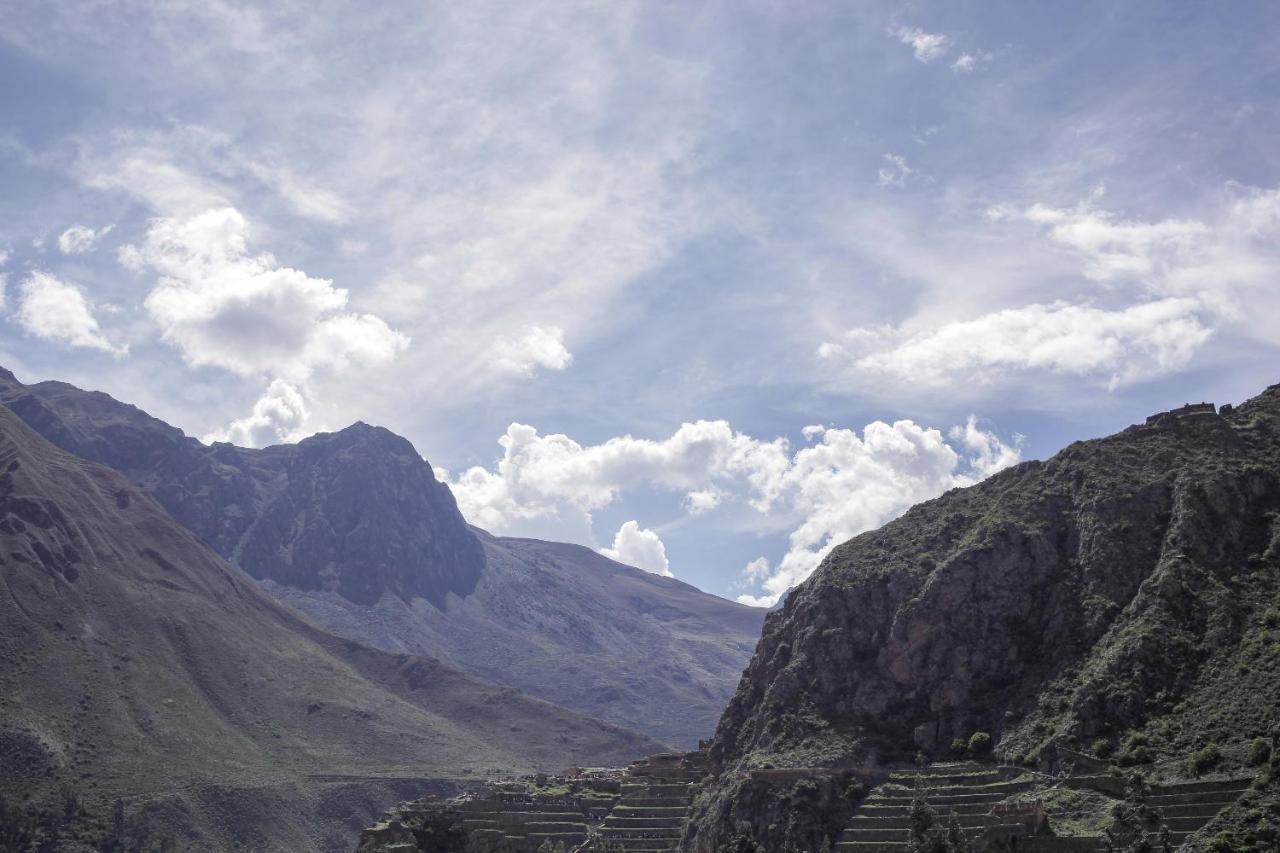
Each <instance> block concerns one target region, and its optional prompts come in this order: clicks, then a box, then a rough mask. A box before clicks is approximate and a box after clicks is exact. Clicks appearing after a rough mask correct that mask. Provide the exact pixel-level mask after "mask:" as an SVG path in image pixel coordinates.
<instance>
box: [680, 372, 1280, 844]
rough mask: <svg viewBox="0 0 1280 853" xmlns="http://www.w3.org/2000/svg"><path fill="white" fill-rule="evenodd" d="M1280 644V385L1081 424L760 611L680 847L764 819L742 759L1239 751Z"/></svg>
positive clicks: (1273, 712) (1259, 721)
mask: <svg viewBox="0 0 1280 853" xmlns="http://www.w3.org/2000/svg"><path fill="white" fill-rule="evenodd" d="M1192 408H1193V409H1194V408H1197V407H1192ZM1277 649H1280V386H1273V387H1271V388H1269V389H1267V390H1266V391H1265V392H1264V393H1262V394H1261V395H1260V396H1258V397H1256V398H1255V399H1253V400H1250V401H1249V402H1247V403H1245V404H1243V405H1241V406H1239V407H1236V408H1234V409H1231V408H1230V407H1224V412H1223V413H1222V414H1221V415H1219V414H1216V413H1214V412H1213V411H1212V410H1211V407H1210V410H1209V411H1203V410H1201V411H1189V412H1186V413H1181V414H1179V413H1170V414H1165V415H1163V416H1161V417H1158V418H1153V419H1152V420H1151V421H1150V422H1149V423H1148V424H1146V425H1143V426H1137V427H1131V428H1130V429H1128V430H1126V431H1124V432H1122V433H1119V434H1117V435H1114V436H1111V437H1109V438H1105V439H1101V440H1096V441H1085V442H1079V443H1077V444H1073V445H1071V446H1069V447H1067V448H1066V449H1065V450H1063V451H1062V452H1061V453H1059V454H1057V455H1056V456H1054V457H1053V458H1052V459H1050V460H1049V461H1047V462H1027V463H1024V464H1022V465H1018V466H1016V467H1014V468H1011V469H1009V470H1006V471H1004V472H1002V473H1000V474H997V475H995V476H993V477H991V478H990V479H988V480H986V481H985V482H983V483H980V484H978V485H976V486H973V487H970V488H966V489H958V490H953V491H951V492H948V493H947V494H945V495H943V496H941V497H939V498H937V499H936V500H932V501H928V502H926V503H923V504H920V505H919V506H916V507H915V508H913V509H912V510H911V511H909V512H908V513H906V514H905V515H904V516H902V517H901V518H899V519H898V520H896V521H893V522H890V523H889V524H886V525H885V526H884V527H882V528H881V529H879V530H876V531H873V532H869V533H866V534H863V535H861V536H858V537H857V538H855V539H853V540H851V541H849V542H846V543H845V544H843V545H841V546H839V547H838V548H836V549H835V550H834V551H833V552H832V553H831V554H830V555H829V556H828V557H827V558H826V560H824V561H823V564H822V565H821V567H820V568H819V569H818V570H817V572H816V573H815V574H814V575H813V576H812V577H811V578H810V579H809V580H808V581H806V582H805V583H804V584H802V585H800V586H799V587H797V588H796V589H795V590H793V591H792V593H791V595H790V596H789V597H788V599H787V602H786V605H785V607H784V608H783V609H782V610H781V611H779V612H775V613H771V614H770V615H769V617H768V619H767V621H766V625H765V629H764V634H763V637H762V639H761V642H760V645H759V647H758V648H757V650H756V653H755V656H754V657H753V659H752V661H751V664H750V666H749V667H748V669H747V672H746V673H745V675H744V677H743V679H742V682H741V684H740V685H739V687H738V691H737V694H736V696H735V697H734V699H733V701H732V703H731V704H730V705H729V707H728V709H727V710H726V711H725V713H724V716H723V718H722V719H721V721H720V724H719V727H718V729H717V732H716V736H715V739H714V746H713V752H714V754H715V756H716V757H717V758H718V759H719V760H721V761H723V762H724V765H725V767H726V768H728V770H729V772H727V773H725V774H724V775H723V776H722V777H721V778H720V780H719V782H718V785H717V786H716V787H714V788H713V789H711V790H709V791H707V792H706V793H705V794H704V798H703V800H702V802H701V804H700V811H699V818H698V825H697V831H696V832H695V833H693V834H692V835H691V837H690V838H687V839H686V848H687V849H690V850H699V851H711V850H719V849H722V846H718V845H724V844H726V843H727V841H726V839H728V838H730V837H732V835H733V834H734V833H735V832H737V831H739V830H741V829H742V828H743V825H744V822H745V823H746V824H750V816H749V815H747V814H746V812H744V809H743V806H742V804H741V803H740V802H739V801H740V800H742V798H743V796H744V791H745V790H746V788H744V783H743V775H742V774H741V773H737V772H735V771H736V770H741V769H745V768H748V767H759V766H765V765H769V766H776V767H794V766H828V767H839V766H846V767H848V766H858V765H862V764H866V763H875V762H896V761H904V760H910V758H911V756H912V755H913V754H914V753H915V752H916V751H917V750H922V751H924V752H926V753H928V754H930V755H932V756H934V757H945V756H946V755H947V754H948V750H949V748H950V744H951V743H952V740H953V739H955V738H968V737H969V736H970V735H971V734H972V733H974V732H979V731H981V732H987V733H990V735H991V737H992V741H993V745H994V749H995V751H996V753H997V754H998V755H1000V756H1001V757H1003V758H1004V759H1005V760H1007V761H1011V762H1023V761H1025V762H1028V763H1035V762H1037V761H1038V760H1039V759H1040V758H1041V756H1043V755H1045V754H1047V752H1048V751H1050V750H1053V749H1056V748H1072V749H1075V750H1079V751H1084V752H1090V753H1093V754H1095V755H1103V756H1118V758H1117V760H1119V761H1121V762H1122V763H1125V764H1134V765H1140V764H1144V763H1146V762H1149V761H1151V760H1159V759H1181V758H1184V757H1185V756H1186V755H1187V754H1188V753H1191V752H1192V751H1194V750H1197V749H1200V748H1202V747H1205V746H1206V745H1208V744H1210V743H1215V744H1218V745H1220V746H1221V747H1222V749H1223V751H1224V755H1236V756H1243V755H1244V754H1246V753H1247V752H1248V749H1247V744H1248V742H1249V741H1250V740H1251V739H1252V738H1255V737H1260V736H1265V735H1268V734H1269V733H1271V732H1272V731H1273V729H1274V727H1275V726H1276V725H1277V723H1280V654H1277V653H1276V650H1277ZM1223 760H1224V762H1227V761H1228V759H1225V758H1224V759H1223ZM1278 799H1280V798H1278ZM751 831H752V832H754V833H755V834H756V835H757V840H764V839H763V838H762V837H760V836H759V833H760V832H767V830H766V829H764V828H761V827H754V828H753V830H751ZM770 849H773V848H770Z"/></svg>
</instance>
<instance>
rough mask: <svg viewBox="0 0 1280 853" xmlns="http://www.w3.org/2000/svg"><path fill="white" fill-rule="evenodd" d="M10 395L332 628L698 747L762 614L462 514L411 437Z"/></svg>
mask: <svg viewBox="0 0 1280 853" xmlns="http://www.w3.org/2000/svg"><path fill="white" fill-rule="evenodd" d="M0 403H3V404H4V405H6V406H8V407H9V408H10V409H12V410H13V411H14V412H16V413H17V414H18V415H19V416H20V417H22V418H23V420H25V421H26V422H27V423H28V424H30V425H31V426H32V427H33V428H34V429H35V430H37V431H38V432H40V433H41V434H42V435H44V436H45V437H46V438H48V439H49V440H50V441H52V442H53V443H54V444H56V445H58V446H59V447H61V448H63V449H65V450H68V451H70V452H72V453H75V454H76V455H78V456H82V457H84V458H87V459H91V460H93V461H96V462H101V463H103V464H105V465H109V466H110V467H112V468H115V469H116V470H118V471H120V472H122V473H123V474H125V475H126V476H127V477H128V478H129V479H130V480H132V481H133V482H134V483H136V484H138V485H140V486H142V487H143V488H145V489H147V491H149V492H150V493H151V494H152V495H153V496H154V497H155V498H156V500H157V501H159V502H160V504H161V505H162V506H163V507H164V508H165V509H166V510H167V511H168V512H169V513H170V515H172V516H173V517H174V518H175V519H176V520H178V521H179V522H180V523H182V524H183V525H185V526H186V527H187V528H188V529H189V530H191V531H192V532H193V533H195V534H196V535H197V536H199V537H200V538H201V539H202V540H204V541H205V542H206V543H208V544H209V545H210V546H211V547H212V548H213V549H214V550H215V551H217V552H218V553H219V554H220V555H222V556H223V557H224V558H226V559H228V560H230V561H231V562H233V563H235V564H237V565H238V566H240V567H241V568H242V569H244V570H245V571H246V572H247V573H248V574H250V575H252V576H253V577H255V578H257V579H259V580H260V581H261V582H262V585H263V587H264V588H265V589H267V590H268V591H270V592H271V593H272V594H273V595H275V596H277V597H279V598H280V599H282V600H285V601H287V602H288V603H289V604H291V605H292V606H294V607H296V608H298V609H300V610H302V611H303V612H304V613H307V614H308V615H309V616H311V617H312V618H313V619H315V620H317V621H318V622H319V623H320V624H321V625H322V626H323V627H325V628H326V629H328V630H330V631H332V632H334V633H337V634H340V635H341V636H344V637H349V638H352V639H355V640H358V641H360V642H363V643H366V644H370V645H373V646H376V647H378V648H382V649H384V650H388V651H393V652H397V653H399V652H408V653H413V654H426V655H430V656H433V657H437V658H439V659H441V660H443V661H445V662H446V663H449V664H452V665H454V666H457V667H459V668H461V669H463V670H465V671H467V672H469V673H471V674H473V675H476V676H478V677H480V678H483V679H485V680H488V681H491V682H493V683H496V684H501V685H506V686H510V687H514V688H517V689H520V690H523V691H526V692H528V693H530V694H532V695H535V696H538V697H540V698H543V699H546V700H548V701H550V702H554V703H556V704H559V705H563V706H564V707H567V708H571V709H573V710H576V711H579V712H582V713H585V714H589V715H591V716H594V717H597V718H599V719H603V720H607V721H609V722H613V723H616V724H619V725H623V726H626V727H628V728H633V729H635V730H637V731H641V732H644V733H645V734H648V735H650V736H651V737H654V738H657V739H659V740H661V741H663V742H666V743H672V744H676V745H682V746H693V745H695V744H696V743H697V741H698V740H699V739H701V738H705V737H707V736H709V735H710V734H711V733H712V731H713V730H714V728H715V723H716V720H717V719H718V718H719V715H720V713H721V711H722V710H723V708H724V706H725V704H726V703H727V702H728V700H729V698H730V697H731V696H732V695H733V690H734V686H735V685H736V684H737V682H738V679H739V677H740V676H741V673H742V668H743V666H744V665H745V664H746V662H747V660H748V658H749V657H750V655H751V651H752V649H753V648H754V647H755V643H756V640H757V638H758V637H759V634H760V627H761V624H762V622H763V612H762V611H761V610H759V609H756V608H748V607H744V606H742V605H739V604H736V603H733V602H730V601H726V600H724V599H721V598H718V597H716V596H712V595H708V594H706V593H703V592H701V591H699V590H697V589H695V588H694V587H692V586H689V585H687V584H683V583H681V582H679V581H676V580H673V579H671V578H661V577H657V576H655V575H652V574H650V573H647V572H643V571H641V570H639V569H635V568H632V567H629V566H622V565H620V564H618V563H615V562H613V561H611V560H608V559H606V558H605V557H603V556H601V555H599V554H597V553H595V552H593V551H591V550H589V549H586V548H581V547H578V546H573V545H563V544H557V543H549V542H536V541H533V540H526V539H512V538H503V537H495V536H491V535H489V534H487V533H485V532H483V531H480V530H477V529H475V528H470V527H468V526H467V524H466V522H465V521H464V520H463V518H462V516H461V514H460V513H459V512H458V509H457V505H456V503H455V501H454V499H453V496H452V494H451V493H450V492H449V489H448V487H447V486H446V485H444V484H443V483H440V482H438V481H437V480H436V479H435V476H434V474H433V472H432V469H431V466H430V465H429V464H428V463H427V462H426V461H425V460H423V459H422V458H421V457H420V456H419V455H418V454H417V452H416V451H415V450H414V449H413V447H412V445H411V444H410V443H409V442H408V441H406V440H405V439H403V438H401V437H399V436H397V435H395V434H394V433H391V432H389V431H388V430H385V429H381V428H377V427H370V426H367V425H365V424H362V423H358V424H355V425H353V426H351V427H348V428H347V429H344V430H341V431H339V432H335V433H326V434H320V435H316V436H312V437H311V438H308V439H305V440H303V441H301V442H299V443H297V444H295V445H279V446H275V447H268V448H264V449H261V450H253V449H247V448H239V447H233V446H231V445H229V444H214V445H213V446H206V445H204V444H202V443H200V442H199V441H197V440H195V439H194V438H190V437H188V436H186V435H184V434H183V433H182V432H181V431H180V430H178V429H176V428H174V427H172V426H169V425H168V424H166V423H164V422H162V421H159V420H157V419H155V418H153V417H151V416H149V415H147V414H146V413H145V412H142V411H141V410H139V409H137V408H135V407H133V406H130V405H127V404H125V403H121V402H119V401H117V400H115V399H113V398H112V397H110V396H108V395H106V394H103V393H100V392H89V391H83V390H81V389H79V388H76V387H74V386H72V385H67V384H65V383H61V382H41V383H36V384H32V385H30V386H25V385H23V384H21V383H20V382H18V380H17V379H16V378H15V377H14V376H13V374H11V373H8V372H7V371H2V370H0Z"/></svg>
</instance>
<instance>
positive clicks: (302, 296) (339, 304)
mask: <svg viewBox="0 0 1280 853" xmlns="http://www.w3.org/2000/svg"><path fill="white" fill-rule="evenodd" d="M120 260H121V262H122V263H124V264H125V265H126V266H127V267H130V268H132V269H134V270H137V271H139V272H142V271H149V272H152V273H155V274H156V275H157V280H156V283H155V286H154V287H153V288H152V290H151V291H150V293H148V294H147V297H146V299H145V300H144V302H143V304H144V306H145V308H146V310H147V313H148V314H149V315H150V316H151V318H152V320H154V321H155V323H156V324H157V325H158V326H159V328H160V334H161V338H162V339H163V340H164V341H165V342H167V343H169V344H171V345H173V346H174V347H176V348H177V350H178V351H179V352H180V353H181V354H182V357H183V359H184V360H185V361H186V362H187V363H188V364H190V365H192V366H212V367H220V368H223V369H225V370H228V371H231V372H232V373H235V374H237V375H240V376H246V377H267V378H271V379H276V380H283V383H282V384H279V385H277V384H276V383H275V382H273V383H272V385H271V388H269V389H268V392H267V394H266V395H265V396H264V397H263V398H262V399H260V400H259V401H258V404H257V405H255V407H254V411H253V412H252V413H251V414H249V415H248V416H247V417H246V418H244V419H242V420H239V421H236V422H235V423H233V424H232V425H231V426H230V427H228V428H227V430H226V431H225V432H224V434H225V435H227V436H234V437H237V438H242V439H246V440H247V439H248V438H252V439H253V440H254V441H255V442H260V441H261V440H263V439H264V438H266V437H270V436H274V437H276V438H283V437H285V436H289V435H295V434H297V433H298V431H299V429H300V428H301V422H302V421H303V420H305V418H306V407H305V405H297V403H299V402H301V401H303V400H304V398H305V385H304V383H306V382H307V381H308V380H309V379H311V378H312V377H313V376H315V375H316V374H317V373H320V372H327V373H329V374H332V375H338V374H343V373H348V372H351V371H353V370H357V369H367V368H372V367H378V366H381V365H385V364H387V363H388V362H390V361H391V360H392V359H394V358H395V357H396V356H397V355H398V354H399V353H400V352H401V351H403V350H404V349H405V348H406V347H407V346H408V344H409V339H408V338H407V337H406V336H404V335H403V334H401V333H399V332H397V331H395V330H393V329H391V328H390V327H389V326H388V325H387V323H386V322H385V321H384V320H382V318H380V317H378V316H375V315H373V314H361V313H356V312H353V311H351V310H349V308H348V305H347V291H346V290H344V289H342V288H338V287H334V286H333V282H332V281H330V280H329V279H324V278H316V277H313V276H310V275H308V274H307V273H305V272H303V271H302V270H297V269H292V268H290V267H286V266H281V265H280V264H278V263H277V262H276V260H275V258H274V257H272V256H271V255H270V254H269V253H266V252H261V253H256V254H255V253H253V252H251V250H250V229H249V223H248V222H247V220H246V219H245V218H244V216H242V215H241V214H240V212H239V211H237V210H236V209H235V208H231V207H220V208H213V209H210V210H206V211H203V212H201V213H198V214H196V215H194V216H189V217H184V218H161V219H157V220H155V221H153V222H152V224H151V226H150V228H149V229H148V230H147V234H146V239H145V241H143V243H142V244H141V245H140V246H133V245H130V246H126V247H125V248H124V249H122V250H121V252H120ZM285 388H291V389H293V392H294V393H296V394H297V395H298V397H297V401H295V400H293V398H292V394H289V393H286V392H285V390H284V389H285ZM273 389H274V390H273Z"/></svg>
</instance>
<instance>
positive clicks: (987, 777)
mask: <svg viewBox="0 0 1280 853" xmlns="http://www.w3.org/2000/svg"><path fill="white" fill-rule="evenodd" d="M1119 781H1120V780H1119V779H1118V778H1117V777H1115V776H1110V775H1104V776H1088V775H1082V776H1071V777H1053V776H1045V775H1041V774H1036V773H1030V772H1027V771H1025V770H1023V769H1020V768H1014V767H993V766H991V765H980V764H935V765H930V766H929V767H926V768H923V769H914V768H913V769H910V770H905V769H904V770H899V771H896V772H894V773H892V774H890V775H889V777H888V778H887V779H886V781H885V782H884V783H882V784H881V785H879V786H877V787H876V788H874V789H873V790H872V791H871V793H870V795H869V796H868V797H867V798H866V800H864V801H863V803H862V804H861V805H860V806H859V807H858V809H857V810H856V811H855V812H854V814H853V816H852V817H851V818H850V820H849V822H848V824H847V826H846V828H845V830H844V832H843V834H842V835H841V836H840V839H839V840H838V841H837V842H836V844H835V845H834V847H833V849H834V850H836V851H843V853H904V851H906V850H907V849H908V840H909V836H910V831H911V826H912V815H911V811H912V805H913V803H916V802H917V801H922V802H924V803H926V804H927V806H928V808H929V809H931V810H932V812H933V813H934V816H935V817H934V819H935V821H937V823H938V824H940V825H941V826H942V827H949V826H950V825H952V824H954V825H956V826H958V827H960V829H961V830H962V831H963V832H964V833H965V834H966V835H967V836H968V838H969V839H970V841H971V842H972V843H974V844H975V845H976V846H977V847H978V848H979V849H984V850H985V849H998V846H997V845H998V843H1001V842H1007V841H1008V840H1009V839H1012V838H1015V837H1016V838H1017V839H1018V841H1017V845H1018V849H1019V850H1021V851H1025V853H1103V851H1105V850H1106V844H1105V840H1104V837H1103V835H1102V830H1103V829H1105V828H1107V827H1108V826H1110V825H1111V816H1112V813H1113V811H1114V808H1115V806H1116V805H1118V804H1120V803H1121V802H1122V799H1121V798H1120V797H1119V796H1116V794H1117V792H1118V790H1119V787H1118V784H1117V783H1118V782H1119ZM1253 781H1254V778H1253V777H1252V776H1243V777H1236V778H1225V779H1218V780H1206V781H1189V782H1174V783H1167V784H1160V785H1155V786H1152V787H1151V789H1150V794H1149V796H1147V797H1146V800H1145V802H1146V804H1147V805H1148V806H1149V807H1150V808H1151V809H1153V810H1155V812H1156V813H1157V815H1158V823H1159V825H1160V828H1163V827H1167V828H1168V836H1167V837H1168V840H1169V843H1170V845H1171V848H1172V849H1177V848H1179V847H1180V846H1182V845H1183V844H1184V843H1185V842H1187V841H1188V840H1190V839H1191V838H1192V836H1194V835H1195V833H1197V832H1199V831H1200V830H1202V829H1204V828H1205V827H1206V826H1208V825H1209V824H1210V823H1211V822H1212V821H1213V820H1214V818H1216V817H1217V816H1218V814H1219V813H1221V812H1222V810H1223V809H1225V808H1227V807H1228V806H1230V805H1231V804H1233V803H1235V802H1236V801H1237V800H1238V799H1239V798H1240V797H1241V795H1242V794H1243V793H1245V791H1247V790H1248V789H1249V788H1250V786H1251V785H1252V784H1253ZM1067 793H1074V794H1076V795H1080V794H1087V795H1089V796H1087V797H1079V796H1077V797H1076V798H1075V801H1076V802H1077V803H1079V802H1080V801H1081V800H1084V801H1087V802H1088V803H1089V807H1090V810H1091V811H1092V814H1091V815H1089V817H1090V819H1091V823H1092V828H1093V831H1092V832H1090V833H1084V832H1080V831H1079V823H1080V818H1081V815H1080V814H1078V813H1072V812H1073V811H1076V810H1075V809H1068V808H1066V807H1064V806H1063V805H1062V804H1063V803H1064V801H1065V799H1064V798H1063V797H1061V796H1058V795H1061V794H1067ZM1077 808H1078V807H1077Z"/></svg>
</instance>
